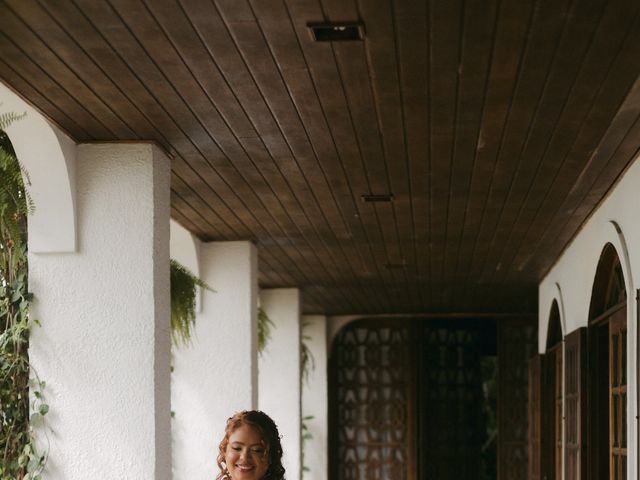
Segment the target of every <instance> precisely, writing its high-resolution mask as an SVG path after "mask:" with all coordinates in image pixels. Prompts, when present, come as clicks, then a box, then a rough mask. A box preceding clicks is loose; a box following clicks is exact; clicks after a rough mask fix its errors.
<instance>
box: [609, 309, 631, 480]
mask: <svg viewBox="0 0 640 480" xmlns="http://www.w3.org/2000/svg"><path fill="white" fill-rule="evenodd" d="M626 320H627V311H626V309H625V308H622V309H620V310H618V311H617V312H616V313H615V314H613V315H612V316H611V317H610V319H609V355H610V361H609V368H610V370H609V379H610V381H609V416H610V422H609V439H610V440H609V441H610V443H609V449H610V469H611V470H610V478H611V479H613V480H624V479H626V473H627V325H626V324H627V322H626Z"/></svg>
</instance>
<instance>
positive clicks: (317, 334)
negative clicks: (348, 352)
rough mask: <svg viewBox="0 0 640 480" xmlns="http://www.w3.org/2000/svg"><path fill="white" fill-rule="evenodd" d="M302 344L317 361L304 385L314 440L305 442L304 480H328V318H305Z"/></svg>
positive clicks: (305, 407) (305, 408) (304, 403)
mask: <svg viewBox="0 0 640 480" xmlns="http://www.w3.org/2000/svg"><path fill="white" fill-rule="evenodd" d="M302 337H303V340H302V341H303V342H304V343H305V345H307V347H308V348H309V351H310V352H311V355H312V356H313V359H314V368H313V369H310V371H309V376H308V379H306V380H304V381H303V382H302V416H303V417H310V416H311V417H313V418H311V419H307V420H305V424H306V426H307V428H308V431H309V433H310V434H311V438H310V439H308V440H306V441H304V465H305V466H306V467H307V468H308V469H309V470H308V471H306V472H303V478H304V480H327V478H328V452H327V449H328V445H329V442H328V428H329V423H328V412H327V409H328V405H329V403H328V392H327V317H325V316H322V315H305V316H303V317H302Z"/></svg>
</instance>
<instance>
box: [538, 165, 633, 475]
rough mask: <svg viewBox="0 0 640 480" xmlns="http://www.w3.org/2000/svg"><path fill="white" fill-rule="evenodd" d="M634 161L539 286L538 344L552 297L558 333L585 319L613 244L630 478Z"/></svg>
mask: <svg viewBox="0 0 640 480" xmlns="http://www.w3.org/2000/svg"><path fill="white" fill-rule="evenodd" d="M639 205H640V161H638V159H636V160H635V162H634V163H633V164H632V165H631V166H630V167H629V168H628V170H627V171H626V172H625V174H624V176H623V177H622V178H621V180H620V181H619V182H618V184H617V185H616V186H615V188H614V189H613V190H612V191H611V193H610V194H609V195H608V197H607V198H606V199H605V200H604V202H603V203H602V204H601V205H600V206H599V207H598V209H597V210H596V211H595V213H594V214H593V215H592V216H591V218H590V219H589V220H588V221H587V223H586V224H585V225H584V227H583V228H582V230H581V231H580V232H579V233H578V235H577V236H576V237H575V238H574V239H573V241H572V242H571V243H570V245H569V246H568V247H567V249H566V250H565V252H564V253H563V254H562V255H561V257H560V258H559V259H558V261H557V262H556V263H555V265H554V266H553V268H552V269H551V270H550V271H549V273H548V274H547V276H546V277H545V278H544V279H543V280H542V282H541V283H540V286H539V312H540V317H539V326H540V329H539V348H540V351H543V350H544V345H545V342H546V336H547V329H548V320H549V318H548V315H549V311H550V308H551V304H552V302H553V300H554V299H557V300H558V303H559V307H560V314H561V318H562V319H563V328H564V331H563V333H565V334H567V333H570V332H572V331H573V330H575V329H577V328H579V327H582V326H586V325H587V324H588V315H589V305H590V300H591V290H592V287H593V281H594V278H595V273H596V268H597V265H598V260H599V259H600V254H601V253H602V250H603V248H604V246H605V245H606V244H607V243H612V244H613V246H614V247H615V248H616V251H617V252H618V255H619V256H620V260H621V263H622V268H623V272H624V277H625V283H626V287H627V299H628V304H627V328H628V335H627V341H628V344H627V351H628V352H629V354H628V358H627V371H628V379H629V384H628V397H627V405H628V409H629V410H628V415H627V418H628V425H627V428H628V432H629V438H628V451H629V452H630V456H629V463H628V465H629V467H628V468H629V470H628V478H636V472H637V471H638V470H637V459H636V458H635V455H634V452H635V451H636V445H637V443H636V442H637V428H636V422H635V421H634V419H635V417H636V414H637V413H636V398H637V396H636V395H637V388H636V386H637V375H636V355H637V349H638V346H637V345H636V332H637V330H636V329H637V324H636V318H637V317H636V314H637V312H636V305H635V298H636V295H635V290H636V289H637V288H638V287H639V285H638V284H637V283H636V279H637V278H638V275H640V221H639V220H638V206H639Z"/></svg>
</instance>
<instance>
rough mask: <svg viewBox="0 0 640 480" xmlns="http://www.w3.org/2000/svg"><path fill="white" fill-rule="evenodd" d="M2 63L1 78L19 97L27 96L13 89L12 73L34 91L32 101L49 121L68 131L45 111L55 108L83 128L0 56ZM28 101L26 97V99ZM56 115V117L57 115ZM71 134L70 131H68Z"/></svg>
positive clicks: (74, 139)
mask: <svg viewBox="0 0 640 480" xmlns="http://www.w3.org/2000/svg"><path fill="white" fill-rule="evenodd" d="M2 37H4V38H7V37H6V36H5V35H4V34H3V33H2V32H1V31H0V39H1V38H2ZM0 65H1V66H2V68H0V75H1V76H0V79H1V80H3V83H5V84H6V85H7V86H8V87H9V88H10V89H11V90H12V91H14V93H15V94H16V95H18V96H19V97H21V98H23V99H25V96H24V95H23V94H22V93H20V92H17V91H15V90H13V88H12V87H11V85H12V84H13V82H12V81H11V74H13V76H14V77H13V78H18V79H19V81H20V82H21V84H22V85H26V86H27V88H28V89H30V90H31V92H32V93H34V94H35V95H36V96H37V97H38V99H37V100H36V99H34V98H33V96H30V100H31V101H30V102H29V103H31V104H32V105H33V106H34V108H35V109H36V110H37V111H38V112H39V113H40V114H41V115H42V116H43V117H45V118H46V119H47V121H49V122H51V123H52V124H54V125H56V126H58V127H59V128H60V130H61V131H64V132H67V133H68V131H67V130H68V129H65V128H63V127H62V125H61V123H60V122H59V121H57V120H54V118H53V116H52V115H49V114H46V113H44V111H45V110H46V111H49V112H51V110H54V111H56V112H57V115H61V116H64V117H66V119H67V121H68V122H70V123H73V124H74V125H76V127H77V128H78V129H81V127H80V125H79V124H77V123H76V122H75V121H74V120H73V119H72V118H71V117H69V116H68V115H67V114H66V113H65V112H63V111H62V110H60V109H59V108H58V107H57V106H56V105H54V104H53V103H51V102H50V101H49V100H47V98H46V96H45V95H43V93H42V92H40V90H39V89H38V88H37V87H36V86H35V85H33V84H32V83H31V82H30V81H29V80H28V79H27V78H26V77H24V76H23V75H22V74H21V73H19V72H18V71H16V70H15V69H14V68H13V67H12V66H11V65H9V64H8V63H6V62H5V61H4V59H2V58H0ZM25 101H26V99H25ZM43 104H44V105H49V107H48V108H45V107H44V106H43ZM57 115H56V117H57ZM85 133H86V135H87V136H89V134H88V133H87V132H85ZM68 134H69V133H68ZM69 137H70V138H71V139H72V140H73V141H75V142H76V143H80V141H79V140H78V139H77V138H75V136H73V135H71V134H69Z"/></svg>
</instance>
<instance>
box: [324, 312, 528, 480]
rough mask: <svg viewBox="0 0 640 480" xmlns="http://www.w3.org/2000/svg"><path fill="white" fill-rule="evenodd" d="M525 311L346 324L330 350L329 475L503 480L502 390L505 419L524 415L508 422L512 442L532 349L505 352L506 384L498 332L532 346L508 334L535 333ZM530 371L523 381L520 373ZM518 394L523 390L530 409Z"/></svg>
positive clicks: (336, 479) (340, 478)
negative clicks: (510, 317)
mask: <svg viewBox="0 0 640 480" xmlns="http://www.w3.org/2000/svg"><path fill="white" fill-rule="evenodd" d="M518 320H519V321H518V322H509V321H507V320H504V321H502V320H494V319H488V318H482V319H477V318H448V319H443V318H440V319H434V318H413V319H399V318H391V319H380V318H379V319H362V320H357V321H355V322H352V323H350V324H349V325H347V326H346V327H344V328H343V329H342V330H341V331H340V332H339V333H338V334H337V336H336V338H335V340H334V342H333V344H332V348H331V353H330V358H329V418H330V435H329V437H330V442H329V444H330V461H329V465H330V470H331V471H330V478H331V479H332V480H449V479H455V480H464V479H469V480H480V479H485V478H486V479H492V478H493V479H495V478H496V467H497V466H496V461H497V458H496V455H497V452H496V445H497V439H496V428H497V419H496V410H495V408H496V407H495V403H496V398H495V397H496V396H497V395H498V392H499V391H502V392H503V395H504V399H505V401H504V403H503V405H504V412H505V413H504V419H503V422H505V421H506V420H505V419H511V418H514V419H515V420H514V422H515V423H517V425H516V426H514V427H513V428H512V429H511V430H513V431H510V430H509V428H505V434H504V436H503V438H504V441H505V444H506V442H507V441H509V440H511V439H513V438H516V437H517V435H516V434H517V432H515V430H516V429H518V428H519V429H520V430H522V431H523V432H525V435H526V430H527V429H526V418H523V415H522V413H526V361H527V359H528V356H529V354H528V353H527V355H522V359H519V357H518V356H517V355H516V356H513V355H512V356H508V351H505V353H504V355H505V359H504V363H505V364H510V368H509V370H508V371H506V372H504V375H503V376H502V377H501V382H502V383H501V384H500V385H498V383H497V377H496V372H497V370H499V368H497V366H498V363H497V360H496V354H497V352H498V350H499V349H500V346H499V345H500V340H499V338H503V340H504V342H505V343H507V344H509V345H516V347H515V348H516V349H517V351H518V352H519V353H521V352H525V351H526V352H530V351H532V350H533V345H531V346H530V345H529V343H528V341H527V342H525V343H526V345H525V343H523V342H518V341H516V339H515V338H514V335H509V334H508V333H509V332H510V331H511V330H514V331H515V332H518V335H519V336H520V337H522V338H523V339H529V338H531V339H535V338H536V332H535V330H532V332H529V326H528V323H523V322H522V321H520V320H521V319H518ZM512 323H513V325H512ZM501 324H504V326H501ZM507 327H513V328H511V330H509V328H507ZM498 332H502V334H499V333H498ZM525 332H526V333H527V335H525ZM530 333H531V334H530ZM521 343H522V346H521ZM515 357H518V360H516V358H515ZM522 371H524V372H525V376H524V384H523V385H522V386H521V387H519V386H517V385H516V384H518V385H519V383H521V382H516V381H515V380H514V376H515V375H516V372H522ZM518 378H520V377H518ZM521 390H522V391H521ZM512 392H516V394H514V395H511V393H512ZM523 393H524V395H523ZM516 396H517V397H518V398H522V397H524V399H525V401H524V402H523V403H522V406H523V412H521V411H520V409H519V408H516V406H519V403H518V401H517V398H516ZM498 403H500V402H499V401H498ZM510 412H513V414H514V415H512V416H509V413H510ZM507 423H513V422H511V421H510V420H509V422H507ZM512 443H514V445H515V442H512ZM518 445H519V444H518ZM524 447H525V448H526V438H525V442H524ZM503 450H504V449H503ZM491 451H493V453H491ZM505 458H507V457H506V456H505ZM518 458H522V461H521V462H518V461H517V460H516V461H514V462H512V463H514V464H517V465H516V466H517V467H518V468H519V467H520V463H522V464H523V466H524V467H525V469H526V450H525V451H524V455H520V456H519V457H518ZM513 468H516V467H515V466H514V467H513ZM524 473H525V474H526V470H525V472H524ZM503 478H515V477H513V476H509V475H506V474H505V475H504V476H503Z"/></svg>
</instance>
